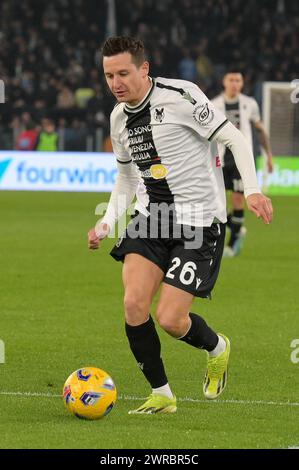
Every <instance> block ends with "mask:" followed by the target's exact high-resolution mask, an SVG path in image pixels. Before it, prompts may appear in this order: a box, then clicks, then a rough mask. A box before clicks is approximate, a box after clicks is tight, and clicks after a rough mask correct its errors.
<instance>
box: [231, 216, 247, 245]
mask: <svg viewBox="0 0 299 470" xmlns="http://www.w3.org/2000/svg"><path fill="white" fill-rule="evenodd" d="M229 223H230V225H229V228H230V229H231V235H230V240H229V242H228V246H230V247H233V245H234V243H235V241H236V240H237V238H238V235H239V233H240V230H241V227H242V225H243V223H244V210H243V209H240V210H234V211H233V213H232V214H231V215H230V218H229Z"/></svg>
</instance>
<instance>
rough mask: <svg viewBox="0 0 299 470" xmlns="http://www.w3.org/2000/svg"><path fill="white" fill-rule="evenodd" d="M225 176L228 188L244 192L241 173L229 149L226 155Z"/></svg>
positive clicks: (235, 191)
mask: <svg viewBox="0 0 299 470" xmlns="http://www.w3.org/2000/svg"><path fill="white" fill-rule="evenodd" d="M223 177H224V184H225V189H226V190H228V191H229V190H230V191H233V192H234V193H241V194H244V187H243V181H242V178H241V175H240V173H239V170H238V168H237V165H236V163H235V159H234V157H233V155H232V153H231V152H230V151H229V150H226V152H225V155H224V167H223Z"/></svg>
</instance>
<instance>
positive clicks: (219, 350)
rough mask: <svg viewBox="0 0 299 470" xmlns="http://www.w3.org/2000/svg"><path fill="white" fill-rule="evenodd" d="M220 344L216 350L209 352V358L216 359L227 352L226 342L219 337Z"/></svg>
mask: <svg viewBox="0 0 299 470" xmlns="http://www.w3.org/2000/svg"><path fill="white" fill-rule="evenodd" d="M218 339H219V341H218V343H217V346H216V348H215V349H213V351H209V356H210V357H216V356H219V354H221V353H223V352H224V351H225V350H226V342H225V340H224V338H222V336H219V335H218Z"/></svg>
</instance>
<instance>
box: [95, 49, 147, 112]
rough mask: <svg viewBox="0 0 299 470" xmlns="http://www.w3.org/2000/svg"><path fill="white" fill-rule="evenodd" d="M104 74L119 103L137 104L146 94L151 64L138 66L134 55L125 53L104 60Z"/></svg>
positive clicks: (145, 63)
mask: <svg viewBox="0 0 299 470" xmlns="http://www.w3.org/2000/svg"><path fill="white" fill-rule="evenodd" d="M103 67H104V74H105V77H106V81H107V84H108V86H109V88H110V90H111V92H112V93H113V95H114V96H115V98H116V99H117V101H119V102H125V103H131V104H133V105H134V104H137V103H138V102H139V101H141V100H142V98H143V96H144V94H146V91H147V87H148V84H149V82H148V72H149V64H148V62H144V63H143V64H142V65H141V66H139V67H138V66H137V65H136V64H134V62H132V55H131V54H130V53H129V52H123V53H121V54H116V55H113V56H111V57H106V56H105V57H104V58H103Z"/></svg>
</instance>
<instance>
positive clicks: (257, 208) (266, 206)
mask: <svg viewBox="0 0 299 470" xmlns="http://www.w3.org/2000/svg"><path fill="white" fill-rule="evenodd" d="M246 200H247V206H248V209H249V210H250V211H251V212H253V213H254V214H255V215H256V216H257V218H258V219H259V218H262V219H263V221H264V223H265V224H270V222H271V221H272V217H273V207H272V202H271V199H269V198H268V197H267V196H264V194H260V193H254V194H250V196H247V198H246Z"/></svg>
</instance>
